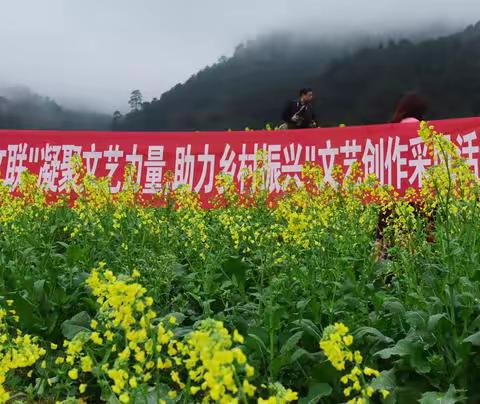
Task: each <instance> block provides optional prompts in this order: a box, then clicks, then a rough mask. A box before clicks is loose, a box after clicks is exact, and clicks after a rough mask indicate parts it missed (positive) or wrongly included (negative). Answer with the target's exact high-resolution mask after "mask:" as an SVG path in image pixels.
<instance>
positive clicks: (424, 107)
mask: <svg viewBox="0 0 480 404" xmlns="http://www.w3.org/2000/svg"><path fill="white" fill-rule="evenodd" d="M428 107H429V105H428V101H427V100H426V99H425V98H423V97H421V96H419V95H418V94H417V93H413V92H412V93H408V94H406V95H405V96H404V97H403V98H402V99H401V100H400V102H399V103H398V105H397V109H396V110H395V114H394V115H393V118H392V120H391V121H390V122H391V123H413V122H420V121H423V120H424V119H425V114H426V113H427V111H428Z"/></svg>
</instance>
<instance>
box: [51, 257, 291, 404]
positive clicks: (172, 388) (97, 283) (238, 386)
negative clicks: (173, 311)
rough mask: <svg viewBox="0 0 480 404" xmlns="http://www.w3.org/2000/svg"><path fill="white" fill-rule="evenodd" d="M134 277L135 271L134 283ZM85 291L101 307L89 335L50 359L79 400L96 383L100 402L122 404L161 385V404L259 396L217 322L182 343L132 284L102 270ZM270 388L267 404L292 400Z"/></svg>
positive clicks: (233, 342) (236, 342) (234, 344)
mask: <svg viewBox="0 0 480 404" xmlns="http://www.w3.org/2000/svg"><path fill="white" fill-rule="evenodd" d="M138 276H139V273H137V272H136V271H134V273H133V274H132V277H133V278H136V277H138ZM87 284H88V286H89V287H90V289H91V290H92V293H93V295H94V296H95V297H96V298H97V303H98V305H99V310H98V313H97V315H96V317H95V318H94V319H93V320H92V321H91V323H90V329H91V330H90V331H81V332H78V333H77V334H76V335H75V337H74V338H73V339H72V340H70V341H65V342H64V351H63V352H59V355H58V356H57V358H56V360H55V364H56V365H57V366H58V373H59V374H61V375H62V374H63V375H64V376H65V378H66V379H67V380H69V381H70V382H73V384H74V385H76V388H77V393H78V394H80V395H82V396H84V395H85V394H88V386H89V384H90V383H91V382H92V380H95V383H96V384H97V385H98V386H100V388H101V389H102V398H103V399H105V400H108V399H109V397H110V398H111V396H112V394H113V395H114V397H115V400H118V401H120V402H121V403H124V404H126V403H131V402H135V400H136V397H139V396H140V395H142V394H144V392H145V391H152V389H153V390H155V389H158V388H159V386H168V388H167V389H166V390H159V391H158V392H157V393H158V396H159V400H160V402H161V403H168V402H171V401H172V400H176V399H180V398H181V397H183V399H185V400H187V401H203V402H219V403H236V402H240V401H242V402H247V401H251V400H253V399H255V397H257V393H258V388H257V387H256V386H255V385H254V384H253V383H252V378H253V377H254V375H255V369H254V368H253V367H252V366H251V365H250V364H249V363H248V361H247V357H246V356H245V354H244V352H243V350H242V349H241V344H243V342H244V339H243V337H242V336H241V335H240V334H239V333H238V332H237V331H236V330H234V331H233V333H232V334H231V333H229V331H228V330H227V329H226V328H225V327H224V325H223V323H222V322H220V321H215V320H212V319H206V320H203V321H201V322H199V323H198V324H197V326H195V327H194V329H193V330H192V331H191V332H190V333H188V334H186V335H185V337H184V338H176V337H175V334H176V326H177V319H176V317H174V316H169V317H168V318H166V319H159V318H158V317H157V314H156V313H155V312H154V311H153V310H152V309H151V306H152V304H153V299H152V298H150V297H148V296H147V295H146V289H145V288H144V287H142V286H141V285H140V284H138V283H135V282H132V278H129V277H125V276H123V277H117V276H115V275H114V274H113V273H112V272H111V271H109V270H107V269H105V264H104V263H100V266H99V268H97V269H94V270H93V271H92V273H91V275H90V277H89V278H88V280H87ZM58 381H59V380H55V382H58ZM275 386H276V390H275V395H274V396H272V397H270V398H269V399H267V400H270V401H267V402H277V403H287V402H290V401H293V400H294V399H295V398H296V393H294V392H292V391H291V390H288V389H284V388H283V386H281V385H280V384H276V385H275ZM282 388H283V390H282ZM271 390H272V389H271ZM277 390H278V391H277ZM69 393H70V392H69ZM259 400H261V399H259ZM272 400H277V401H272ZM260 402H263V401H260Z"/></svg>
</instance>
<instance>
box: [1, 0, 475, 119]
mask: <svg viewBox="0 0 480 404" xmlns="http://www.w3.org/2000/svg"><path fill="white" fill-rule="evenodd" d="M0 10H1V13H0V37H1V38H2V40H1V41H0V55H1V58H0V87H12V86H17V85H24V86H28V87H29V88H31V89H32V90H33V91H34V92H36V93H39V94H41V95H45V96H48V97H51V98H53V99H55V101H56V102H58V103H59V104H60V105H62V106H65V107H68V108H82V109H88V110H97V111H103V112H107V113H112V112H113V111H114V110H115V109H120V110H121V111H126V110H127V109H128V105H127V100H128V96H129V94H130V91H131V90H133V89H137V88H138V89H140V90H141V91H142V93H143V94H144V97H145V98H146V99H151V98H153V97H159V96H160V95H161V94H162V93H164V92H165V91H167V90H168V89H170V88H171V87H172V86H174V85H175V84H177V83H179V82H184V81H185V80H187V79H188V78H189V77H190V76H191V75H192V74H193V73H195V72H197V71H198V70H201V69H202V68H203V67H205V66H208V65H211V64H212V63H214V62H215V61H216V60H218V58H219V57H220V56H222V55H226V56H231V55H232V54H233V52H234V49H235V47H236V46H237V45H238V44H239V43H242V42H245V41H247V40H254V39H256V38H258V37H262V36H267V37H268V36H269V35H271V34H272V33H275V32H286V33H288V35H289V37H290V36H295V38H296V40H297V41H299V42H301V43H302V42H305V41H308V40H311V39H312V38H314V39H315V40H317V39H322V40H328V41H332V40H335V41H337V40H340V41H343V40H345V38H348V37H351V36H352V35H353V33H355V36H356V37H357V36H359V37H370V38H376V37H379V36H385V35H387V36H393V37H398V36H400V35H401V36H412V35H413V36H415V35H419V36H425V34H426V33H428V34H429V35H438V34H445V33H451V32H453V31H456V30H459V29H461V28H462V27H464V26H466V25H468V24H470V23H473V22H474V21H475V20H476V19H478V17H479V16H480V3H479V2H478V0H459V1H455V2H453V1H451V0H448V1H447V0H425V1H421V2H418V1H414V0H404V1H402V2H399V1H398V0H382V1H375V2H372V1H366V0H360V1H351V0H350V1H346V0H335V1H333V0H297V1H291V0H262V1H255V0H244V1H241V2H225V1H221V0H209V1H205V2H193V1H187V0H179V1H175V2H167V1H166V0H142V1H137V2H132V1H129V0H103V1H95V0H83V1H64V0H43V1H37V0H15V1H10V0H0Z"/></svg>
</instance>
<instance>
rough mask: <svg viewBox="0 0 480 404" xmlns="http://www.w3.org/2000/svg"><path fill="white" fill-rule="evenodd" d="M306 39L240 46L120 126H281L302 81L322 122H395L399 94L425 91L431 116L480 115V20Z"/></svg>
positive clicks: (125, 118) (121, 120)
mask: <svg viewBox="0 0 480 404" xmlns="http://www.w3.org/2000/svg"><path fill="white" fill-rule="evenodd" d="M373 42H374V41H373V39H370V40H367V41H365V39H364V38H363V39H358V40H351V41H349V42H348V41H347V42H345V43H343V44H342V45H339V44H338V43H335V42H333V41H330V42H328V41H322V40H317V41H313V40H308V41H306V42H301V41H298V40H293V39H289V38H288V37H278V36H277V37H275V38H268V39H264V40H260V41H252V42H250V43H247V44H245V45H240V46H239V47H238V48H237V49H236V51H235V53H234V55H233V57H231V58H221V59H220V60H219V61H218V63H216V64H214V65H213V66H210V67H207V68H205V69H203V70H202V71H200V72H198V73H197V74H195V75H193V76H192V77H190V79H188V80H187V81H186V82H185V83H183V84H178V85H176V86H175V87H173V88H172V89H171V90H170V91H167V92H166V93H164V94H163V95H162V96H161V97H160V99H153V100H152V101H150V102H142V103H141V104H140V106H139V107H138V108H134V109H132V111H131V112H130V113H128V114H126V115H125V116H123V117H120V116H118V115H117V119H116V123H115V129H117V130H224V129H227V128H231V129H243V128H245V127H246V126H248V127H250V128H262V127H264V125H265V124H266V123H267V122H271V123H279V121H280V114H281V110H282V108H283V106H284V104H285V102H286V101H287V100H288V99H292V98H294V97H295V96H296V93H297V91H298V89H299V88H301V87H304V86H309V87H313V88H314V90H315V94H316V101H315V110H316V113H317V116H318V117H319V121H320V124H321V125H322V126H330V125H338V124H339V123H345V124H372V123H381V122H386V121H388V120H389V119H390V117H391V115H392V113H393V109H394V108H395V105H396V103H397V102H398V100H399V98H400V97H401V96H402V94H404V93H405V92H408V91H412V90H414V91H418V92H420V93H422V94H424V95H425V96H427V97H429V98H430V99H431V101H432V105H431V111H430V114H429V116H428V118H429V119H440V118H449V117H463V116H474V115H478V114H480V74H479V71H480V23H478V24H477V25H475V26H470V27H468V28H467V29H466V30H465V31H462V32H459V33H456V34H453V35H448V36H443V37H438V38H433V39H422V40H419V39H410V40H390V41H386V42H385V43H380V42H379V41H378V40H377V41H376V43H375V44H373Z"/></svg>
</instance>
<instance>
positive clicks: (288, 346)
mask: <svg viewBox="0 0 480 404" xmlns="http://www.w3.org/2000/svg"><path fill="white" fill-rule="evenodd" d="M302 336H303V331H298V332H296V333H295V334H293V335H292V336H291V337H290V338H289V339H288V340H287V342H285V344H283V346H282V348H280V354H282V355H283V354H285V353H287V352H289V351H292V350H293V349H294V348H295V347H296V346H297V344H298V341H300V339H301V338H302Z"/></svg>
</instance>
